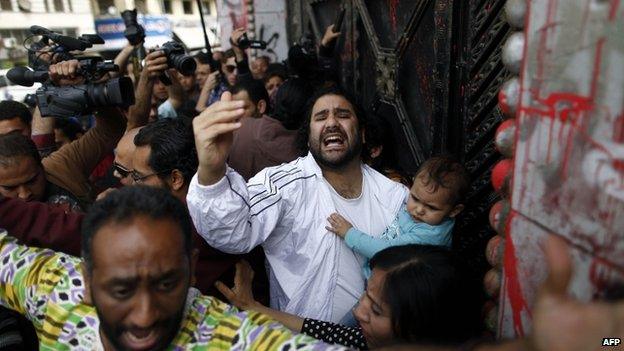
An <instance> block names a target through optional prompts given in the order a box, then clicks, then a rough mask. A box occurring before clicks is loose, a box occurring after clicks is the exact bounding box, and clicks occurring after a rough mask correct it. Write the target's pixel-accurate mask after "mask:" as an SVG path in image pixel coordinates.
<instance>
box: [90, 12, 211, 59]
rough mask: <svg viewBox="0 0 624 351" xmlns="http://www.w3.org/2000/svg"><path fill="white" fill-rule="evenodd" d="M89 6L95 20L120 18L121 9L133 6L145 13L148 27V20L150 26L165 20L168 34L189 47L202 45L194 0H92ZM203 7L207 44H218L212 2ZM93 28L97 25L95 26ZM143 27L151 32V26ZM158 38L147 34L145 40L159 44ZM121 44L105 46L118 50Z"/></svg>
mask: <svg viewBox="0 0 624 351" xmlns="http://www.w3.org/2000/svg"><path fill="white" fill-rule="evenodd" d="M91 7H92V8H93V16H94V18H95V20H96V22H102V21H107V20H110V19H116V18H119V16H120V13H121V12H123V11H124V10H131V9H135V8H136V9H137V12H138V13H139V15H140V16H145V21H146V22H145V23H146V24H148V25H147V26H150V24H149V23H155V24H154V25H153V26H163V25H164V24H163V23H168V25H169V26H170V31H171V36H172V37H173V38H174V39H177V40H179V41H181V42H183V43H184V44H185V46H186V47H187V48H188V49H191V50H192V49H200V48H202V47H204V46H205V42H204V36H203V33H202V25H201V22H200V16H199V8H198V6H197V2H196V1H195V0H91ZM202 10H203V13H204V21H205V23H206V30H207V33H208V39H209V41H210V44H211V45H212V46H219V44H220V42H219V39H218V38H219V36H218V33H219V26H218V24H217V6H216V4H215V1H214V0H203V1H202ZM142 21H143V19H141V18H140V19H139V22H142ZM96 28H98V26H97V25H96ZM109 29H110V27H109ZM120 29H122V28H120ZM153 29H156V30H160V29H162V28H153ZM146 30H147V31H148V32H150V28H146ZM122 31H123V29H122ZM98 32H99V29H98ZM162 33H164V31H163V32H162ZM160 41H162V40H156V41H150V40H149V34H148V39H147V40H146V43H147V44H148V46H149V44H160ZM121 46H123V45H121V42H119V43H111V44H107V48H108V49H119V48H120V47H121Z"/></svg>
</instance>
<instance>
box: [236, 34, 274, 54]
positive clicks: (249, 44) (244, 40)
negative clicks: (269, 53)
mask: <svg viewBox="0 0 624 351" xmlns="http://www.w3.org/2000/svg"><path fill="white" fill-rule="evenodd" d="M236 46H238V47H239V48H240V49H241V50H245V49H249V48H252V49H260V50H264V49H266V47H267V43H266V42H265V41H262V40H250V39H249V37H247V33H244V34H243V35H241V36H240V38H238V41H237V42H236Z"/></svg>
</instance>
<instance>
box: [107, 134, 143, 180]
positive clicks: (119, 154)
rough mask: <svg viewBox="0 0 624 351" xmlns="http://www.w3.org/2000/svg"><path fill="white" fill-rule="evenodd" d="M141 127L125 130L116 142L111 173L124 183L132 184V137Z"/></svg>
mask: <svg viewBox="0 0 624 351" xmlns="http://www.w3.org/2000/svg"><path fill="white" fill-rule="evenodd" d="M139 130H141V128H134V129H131V130H129V131H127V132H126V134H124V136H123V137H121V139H120V140H119V143H117V148H116V149H115V161H113V175H114V176H115V178H117V179H119V182H120V183H121V184H122V185H124V186H128V185H132V183H133V181H132V177H131V174H132V169H133V167H132V156H133V154H134V149H135V146H134V137H135V136H136V135H137V134H138V133H139Z"/></svg>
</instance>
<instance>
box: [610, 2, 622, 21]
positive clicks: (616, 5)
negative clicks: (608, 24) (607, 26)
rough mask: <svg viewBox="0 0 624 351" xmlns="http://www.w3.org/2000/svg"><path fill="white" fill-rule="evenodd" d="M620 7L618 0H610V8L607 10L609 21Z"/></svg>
mask: <svg viewBox="0 0 624 351" xmlns="http://www.w3.org/2000/svg"><path fill="white" fill-rule="evenodd" d="M619 7H620V0H612V1H611V9H610V10H609V21H613V20H614V19H615V16H616V15H617V11H618V8H619Z"/></svg>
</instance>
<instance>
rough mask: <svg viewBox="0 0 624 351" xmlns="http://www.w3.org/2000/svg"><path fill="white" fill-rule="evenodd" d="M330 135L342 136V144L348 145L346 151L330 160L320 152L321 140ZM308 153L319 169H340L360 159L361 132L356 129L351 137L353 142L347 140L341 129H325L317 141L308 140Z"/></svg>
mask: <svg viewBox="0 0 624 351" xmlns="http://www.w3.org/2000/svg"><path fill="white" fill-rule="evenodd" d="M331 133H340V134H342V138H343V140H344V143H346V144H347V145H348V147H347V149H346V150H345V151H344V152H343V153H342V154H341V155H340V156H338V157H335V158H330V157H329V156H328V155H326V154H325V153H323V151H322V150H321V146H322V145H323V139H324V138H325V136H326V135H327V134H331ZM310 153H311V154H312V156H313V157H314V160H316V162H317V163H318V164H319V165H320V166H321V168H323V167H324V168H329V169H333V170H338V169H342V168H344V167H345V166H346V165H348V164H349V163H350V162H351V161H353V160H354V159H355V158H357V157H360V155H361V153H362V138H361V132H360V130H359V129H358V130H357V132H356V133H355V135H354V137H353V140H348V138H347V133H345V132H344V130H343V129H342V128H340V127H338V126H336V127H332V128H327V129H326V130H324V131H323V132H322V133H321V135H320V136H319V138H318V140H312V139H310Z"/></svg>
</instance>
